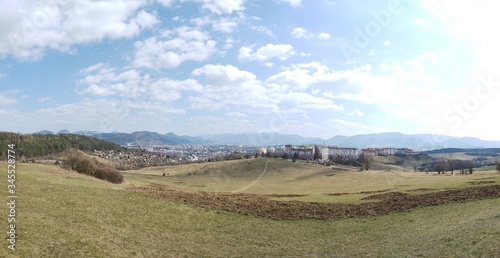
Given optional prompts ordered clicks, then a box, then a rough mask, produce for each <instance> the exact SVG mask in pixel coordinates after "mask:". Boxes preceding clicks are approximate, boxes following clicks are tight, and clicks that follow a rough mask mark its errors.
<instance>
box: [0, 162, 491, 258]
mask: <svg viewBox="0 0 500 258" xmlns="http://www.w3.org/2000/svg"><path fill="white" fill-rule="evenodd" d="M265 161H266V160H265V159H263V160H256V161H255V162H254V163H253V162H252V163H246V167H245V164H239V163H238V162H248V161H234V162H226V163H222V162H221V163H212V164H209V165H210V166H205V165H207V164H206V163H205V164H193V165H188V166H183V167H168V168H149V169H143V170H140V171H129V172H127V173H125V181H126V183H124V184H122V185H114V184H111V183H106V182H103V181H100V180H98V179H94V178H91V177H87V176H83V175H80V174H77V173H75V172H70V171H66V170H64V169H61V168H59V167H56V166H53V165H41V164H19V165H18V167H17V175H18V177H17V181H16V185H17V193H18V196H19V198H18V206H17V225H16V226H17V229H18V235H17V239H18V242H17V250H16V251H10V250H8V249H7V242H6V241H4V247H3V248H1V249H0V257H91V256H93V257H179V256H188V257H195V256H196V257H200V256H202V257H203V256H205V257H256V256H279V257H297V256H300V257H360V256H363V257H367V256H370V257H401V256H405V257H416V256H425V257H443V256H444V257H452V256H455V257H478V256H482V257H495V256H497V255H498V254H499V253H500V246H499V245H498V242H499V240H500V199H498V198H497V199H489V200H482V201H474V202H467V203H453V204H447V205H442V206H435V207H427V208H422V209H417V210H414V211H411V212H404V213H392V214H389V215H386V216H378V217H363V218H346V219H335V220H311V219H304V220H272V219H264V218H256V217H252V216H246V215H241V214H238V213H231V212H226V211H221V210H214V209H204V208H200V207H195V206H191V205H186V204H183V203H178V202H172V201H168V200H163V199H157V198H152V197H150V196H149V195H146V194H142V193H137V192H131V191H128V189H129V188H130V187H132V186H140V185H148V184H150V183H155V184H163V185H167V186H170V187H176V188H179V189H185V190H195V191H196V190H197V191H199V190H209V189H212V190H214V191H224V192H230V191H235V190H239V189H241V188H244V187H246V186H248V185H249V184H251V183H253V182H255V179H256V177H257V178H258V176H260V175H262V172H263V171H264V167H265ZM285 162H287V161H278V162H277V163H274V162H273V163H270V164H268V169H267V172H266V173H265V174H264V175H263V176H262V177H261V179H260V180H258V182H257V183H255V184H254V185H252V186H251V187H248V188H246V189H244V190H243V191H242V192H250V193H307V194H310V196H312V197H311V198H313V199H314V198H320V199H321V198H323V195H322V194H323V193H325V192H326V193H335V192H351V193H352V192H359V191H367V190H381V189H386V188H391V189H397V190H398V191H401V190H410V189H416V188H433V189H443V188H450V187H465V186H468V185H469V184H468V183H467V182H473V181H478V180H477V179H480V180H479V181H481V180H485V179H484V178H487V180H489V181H492V180H494V181H495V182H496V183H497V184H498V183H499V176H498V174H495V172H494V171H484V172H478V173H477V174H474V175H472V176H431V175H426V174H414V173H407V174H404V173H399V172H396V171H395V172H391V173H386V172H381V171H379V172H371V173H370V172H362V173H360V172H354V171H349V170H350V169H346V168H340V167H333V168H327V167H319V166H315V165H310V164H302V163H291V162H289V163H285ZM0 167H5V168H6V167H7V164H6V163H5V162H0ZM218 170H219V171H218ZM249 171H250V172H249ZM163 172H165V173H168V174H170V176H165V177H163V176H162V173H163ZM205 172H206V173H205ZM189 173H191V175H188V174H189ZM211 173H213V174H211ZM332 174H333V175H332ZM212 181H213V182H212ZM178 182H182V183H178ZM211 184H212V185H211ZM201 185H205V186H201ZM210 186H211V188H210ZM0 189H7V187H6V180H2V183H1V184H0ZM5 192H6V190H5ZM5 194H6V195H7V193H5ZM314 196H316V197H314ZM325 197H326V198H328V196H325ZM340 197H342V196H340ZM356 198H357V199H359V198H358V197H356ZM356 198H354V199H352V200H344V201H356ZM334 200H335V199H323V201H334ZM7 213H8V211H7V209H6V208H5V207H4V209H2V210H1V216H3V217H4V218H7ZM2 221H4V222H3V223H4V229H7V221H6V219H4V220H2Z"/></svg>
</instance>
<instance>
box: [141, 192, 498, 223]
mask: <svg viewBox="0 0 500 258" xmlns="http://www.w3.org/2000/svg"><path fill="white" fill-rule="evenodd" d="M131 191H136V192H143V193H147V194H150V195H152V196H154V197H157V198H164V199H168V200H171V201H177V202H183V203H188V204H192V205H196V206H200V207H204V208H210V209H220V210H226V211H231V212H238V213H241V214H246V215H252V216H256V217H263V218H273V219H299V218H308V219H334V218H345V217H360V216H377V215H386V214H389V213H392V212H402V211H409V210H412V209H416V208H421V207H428V206H436V205H442V204H447V203H457V202H468V201H475V200H483V199H492V198H500V185H490V186H481V187H469V188H465V189H454V190H446V191H441V192H433V193H424V194H418V195H408V194H398V193H393V194H383V195H380V194H379V195H375V196H371V199H379V200H380V201H378V202H371V203H362V204H337V203H316V202H302V201H277V200H272V199H271V197H270V196H266V195H258V194H246V193H208V192H184V191H179V190H172V189H168V188H166V187H160V186H151V187H140V188H131ZM369 197H370V196H369Z"/></svg>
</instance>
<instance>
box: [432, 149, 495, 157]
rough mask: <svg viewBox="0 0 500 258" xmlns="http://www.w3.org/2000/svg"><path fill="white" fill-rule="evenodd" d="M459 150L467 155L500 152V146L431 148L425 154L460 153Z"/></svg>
mask: <svg viewBox="0 0 500 258" xmlns="http://www.w3.org/2000/svg"><path fill="white" fill-rule="evenodd" d="M459 152H467V155H471V153H486V154H492V153H500V148H474V149H462V148H445V149H439V150H431V151H425V152H423V153H425V154H443V153H459Z"/></svg>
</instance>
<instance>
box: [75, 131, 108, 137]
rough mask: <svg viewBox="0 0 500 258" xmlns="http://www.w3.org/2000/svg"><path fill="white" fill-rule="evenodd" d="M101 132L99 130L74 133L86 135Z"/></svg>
mask: <svg viewBox="0 0 500 258" xmlns="http://www.w3.org/2000/svg"><path fill="white" fill-rule="evenodd" d="M100 133H101V132H99V131H76V132H74V134H80V135H86V136H92V135H94V134H100Z"/></svg>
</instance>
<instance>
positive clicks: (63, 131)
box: [57, 129, 71, 134]
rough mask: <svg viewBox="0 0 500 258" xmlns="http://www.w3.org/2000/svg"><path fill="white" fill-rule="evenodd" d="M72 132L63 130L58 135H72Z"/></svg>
mask: <svg viewBox="0 0 500 258" xmlns="http://www.w3.org/2000/svg"><path fill="white" fill-rule="evenodd" d="M70 133H71V132H70V131H68V130H66V129H62V130H60V131H59V132H57V134H70Z"/></svg>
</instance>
